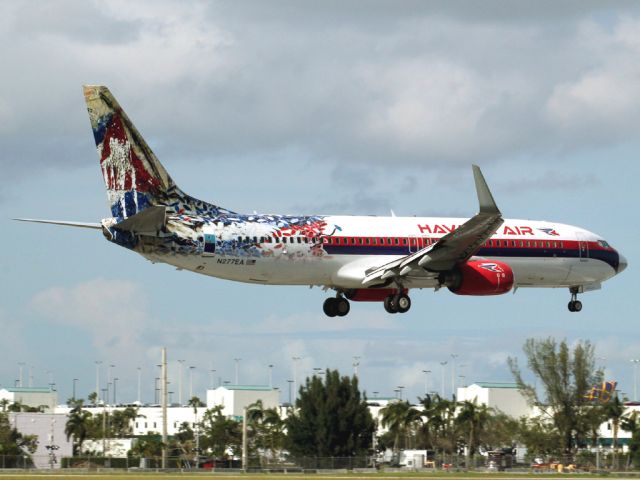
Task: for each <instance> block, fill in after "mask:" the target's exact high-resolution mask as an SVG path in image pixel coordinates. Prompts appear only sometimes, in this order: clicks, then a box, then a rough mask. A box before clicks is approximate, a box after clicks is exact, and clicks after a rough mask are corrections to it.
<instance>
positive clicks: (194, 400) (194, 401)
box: [187, 395, 204, 468]
mask: <svg viewBox="0 0 640 480" xmlns="http://www.w3.org/2000/svg"><path fill="white" fill-rule="evenodd" d="M187 405H189V406H190V407H192V408H193V432H194V435H195V439H196V448H195V454H196V455H195V465H196V468H198V466H199V463H200V459H199V456H200V429H199V428H198V407H204V403H202V400H200V398H199V397H197V396H195V395H194V396H193V397H191V398H190V399H189V401H188V402H187Z"/></svg>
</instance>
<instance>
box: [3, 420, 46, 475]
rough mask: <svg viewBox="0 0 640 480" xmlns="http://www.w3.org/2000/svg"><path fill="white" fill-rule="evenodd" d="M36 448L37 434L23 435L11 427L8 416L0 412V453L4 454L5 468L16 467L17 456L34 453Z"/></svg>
mask: <svg viewBox="0 0 640 480" xmlns="http://www.w3.org/2000/svg"><path fill="white" fill-rule="evenodd" d="M37 448H38V436H37V435H23V434H21V433H20V432H18V431H17V430H16V429H15V428H13V427H11V424H10V422H9V416H8V415H7V414H6V413H0V455H3V456H4V455H6V456H7V458H5V460H4V465H5V467H7V468H11V467H17V466H18V458H22V457H23V456H24V455H25V454H26V453H27V452H28V453H31V454H33V453H35V451H36V449H37Z"/></svg>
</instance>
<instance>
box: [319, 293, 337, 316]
mask: <svg viewBox="0 0 640 480" xmlns="http://www.w3.org/2000/svg"><path fill="white" fill-rule="evenodd" d="M322 310H323V311H324V314H325V315H326V316H327V317H335V316H336V315H338V299H337V298H334V297H329V298H327V299H326V300H325V301H324V303H323V304H322Z"/></svg>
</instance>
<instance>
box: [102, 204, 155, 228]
mask: <svg viewBox="0 0 640 480" xmlns="http://www.w3.org/2000/svg"><path fill="white" fill-rule="evenodd" d="M166 215H167V213H166V208H165V207H164V206H157V207H149V208H147V209H146V210H142V211H141V212H140V213H136V214H135V215H133V216H131V217H129V218H127V219H125V220H123V221H122V222H120V223H116V224H115V225H114V226H113V228H116V229H118V230H121V231H124V232H131V233H156V232H158V231H160V230H162V228H164V225H165V222H166Z"/></svg>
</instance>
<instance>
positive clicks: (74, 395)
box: [72, 378, 78, 400]
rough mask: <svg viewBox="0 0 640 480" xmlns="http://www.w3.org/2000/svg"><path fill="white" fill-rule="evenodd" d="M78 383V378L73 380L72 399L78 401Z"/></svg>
mask: <svg viewBox="0 0 640 480" xmlns="http://www.w3.org/2000/svg"><path fill="white" fill-rule="evenodd" d="M77 381H78V379H77V378H74V379H73V397H72V398H73V399H74V400H75V399H76V382H77Z"/></svg>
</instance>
